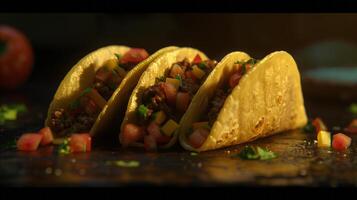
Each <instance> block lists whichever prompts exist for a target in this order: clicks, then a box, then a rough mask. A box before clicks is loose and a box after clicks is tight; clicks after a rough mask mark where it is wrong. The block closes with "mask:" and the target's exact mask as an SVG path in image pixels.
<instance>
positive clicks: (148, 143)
mask: <svg viewBox="0 0 357 200" xmlns="http://www.w3.org/2000/svg"><path fill="white" fill-rule="evenodd" d="M144 148H145V149H146V150H147V151H153V150H156V148H157V145H156V141H155V138H154V137H153V136H151V135H148V136H145V137H144Z"/></svg>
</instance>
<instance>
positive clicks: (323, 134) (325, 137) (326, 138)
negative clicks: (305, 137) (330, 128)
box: [317, 131, 331, 147]
mask: <svg viewBox="0 0 357 200" xmlns="http://www.w3.org/2000/svg"><path fill="white" fill-rule="evenodd" d="M317 146H318V147H331V133H330V132H327V131H319V133H318V134H317Z"/></svg>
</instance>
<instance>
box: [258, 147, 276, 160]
mask: <svg viewBox="0 0 357 200" xmlns="http://www.w3.org/2000/svg"><path fill="white" fill-rule="evenodd" d="M257 152H258V155H259V156H260V160H270V159H273V158H276V157H277V156H276V154H275V153H274V152H272V151H270V150H268V149H263V148H261V147H257Z"/></svg>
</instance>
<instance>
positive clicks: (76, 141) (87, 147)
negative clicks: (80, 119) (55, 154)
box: [69, 133, 92, 152]
mask: <svg viewBox="0 0 357 200" xmlns="http://www.w3.org/2000/svg"><path fill="white" fill-rule="evenodd" d="M91 146H92V138H91V136H90V135H89V134H88V133H77V134H72V135H71V137H70V140H69V147H70V151H71V152H89V151H91V148H92V147H91Z"/></svg>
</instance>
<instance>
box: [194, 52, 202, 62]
mask: <svg viewBox="0 0 357 200" xmlns="http://www.w3.org/2000/svg"><path fill="white" fill-rule="evenodd" d="M201 62H202V58H201V56H200V55H199V54H197V55H196V56H195V58H194V59H193V61H192V63H193V64H199V63H201Z"/></svg>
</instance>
